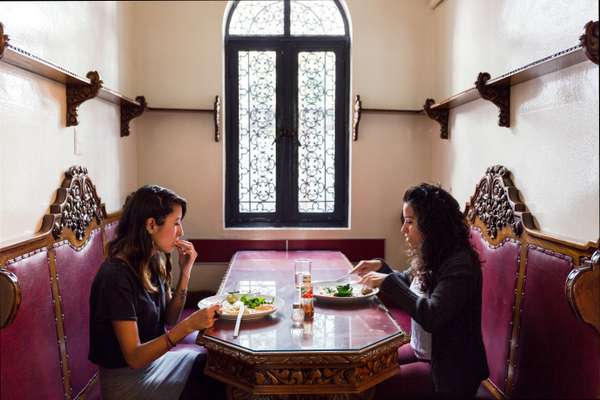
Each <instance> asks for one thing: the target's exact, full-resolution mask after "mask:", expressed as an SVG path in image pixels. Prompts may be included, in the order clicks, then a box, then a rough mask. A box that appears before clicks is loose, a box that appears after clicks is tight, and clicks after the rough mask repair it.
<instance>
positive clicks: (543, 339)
mask: <svg viewBox="0 0 600 400" xmlns="http://www.w3.org/2000/svg"><path fill="white" fill-rule="evenodd" d="M489 199H492V201H488V200H489ZM509 200H510V201H509ZM487 206H489V207H491V208H486V207H487ZM493 207H504V208H503V209H502V211H501V212H499V211H498V210H497V209H494V208H493ZM465 214H466V216H467V220H468V222H469V225H470V230H471V236H470V241H471V245H472V246H473V248H474V249H475V250H476V251H477V253H478V254H479V258H480V259H481V263H482V264H481V265H482V275H483V288H482V321H481V323H482V326H481V330H482V334H483V340H484V344H485V348H486V354H487V359H488V365H489V369H490V376H489V378H488V379H487V380H485V381H484V382H483V383H482V385H481V387H480V389H479V391H478V393H477V397H478V398H496V399H502V398H557V399H565V398H599V397H600V379H599V377H600V356H599V355H600V334H599V333H600V312H599V311H598V310H600V266H599V265H598V264H594V265H593V266H592V263H591V261H590V259H591V255H592V253H594V251H597V249H598V246H599V244H600V243H599V242H598V241H596V242H589V243H587V244H581V243H575V242H571V241H567V240H564V239H559V238H555V237H552V236H549V235H546V234H543V233H541V232H539V231H538V230H536V229H534V228H533V218H532V217H531V215H530V214H529V213H528V212H527V211H526V207H525V205H524V204H522V203H521V202H520V201H519V198H518V192H517V190H516V189H515V188H514V186H512V182H511V180H510V178H509V173H508V171H507V170H506V169H505V168H503V167H500V166H496V167H491V168H489V169H488V171H487V172H486V176H485V177H484V178H483V179H482V180H481V181H480V183H479V184H478V185H477V188H476V191H475V194H474V195H473V197H472V198H471V200H470V202H469V203H468V204H467V207H466V211H465ZM492 215H507V216H512V219H510V218H508V219H506V220H505V221H502V219H499V220H498V219H496V220H492V221H491V223H490V216H492ZM486 221H487V222H486ZM503 222H504V223H503ZM584 275H585V276H586V277H587V278H588V279H587V280H585V284H576V279H579V278H581V277H582V276H584ZM581 281H584V279H581ZM383 300H384V302H386V301H385V299H383ZM386 304H388V308H389V309H390V313H391V314H392V315H393V316H394V318H395V319H396V320H397V321H398V323H399V325H400V326H401V327H402V328H403V330H404V331H405V332H410V316H408V315H407V314H406V313H405V312H404V311H402V310H399V309H397V308H394V307H393V306H391V305H390V303H389V302H386ZM583 310H588V311H589V312H588V315H591V317H589V318H586V315H585V314H584V313H583ZM580 311H581V312H580ZM404 351H406V349H404V348H402V347H401V348H400V349H399V368H398V374H397V375H396V376H394V377H392V378H391V379H389V380H388V381H386V382H384V383H383V384H381V385H379V387H378V388H377V396H376V398H377V399H388V398H389V399H392V398H396V399H397V398H417V397H421V398H427V397H429V396H430V393H428V392H427V391H424V390H422V388H423V387H426V386H427V385H428V384H429V383H428V381H426V380H425V377H426V376H427V375H428V374H429V369H428V368H427V367H428V364H426V363H417V364H416V365H414V366H412V364H411V368H410V369H409V368H407V367H406V366H405V365H403V361H402V359H403V352H404ZM421 364H423V365H421ZM419 388H421V389H419Z"/></svg>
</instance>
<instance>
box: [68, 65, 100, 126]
mask: <svg viewBox="0 0 600 400" xmlns="http://www.w3.org/2000/svg"><path fill="white" fill-rule="evenodd" d="M86 76H87V78H88V79H89V80H90V81H91V83H88V84H80V83H69V84H67V126H75V125H79V121H78V120H77V108H78V107H79V105H80V104H81V103H83V102H84V101H86V100H89V99H93V98H94V97H96V96H97V95H98V91H99V90H100V88H101V87H102V84H103V83H104V82H102V80H100V75H99V74H98V71H90V72H88V73H87V75H86Z"/></svg>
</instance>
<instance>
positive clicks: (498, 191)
mask: <svg viewBox="0 0 600 400" xmlns="http://www.w3.org/2000/svg"><path fill="white" fill-rule="evenodd" d="M508 173H509V172H508V170H507V169H506V168H505V167H503V166H501V165H495V166H493V167H489V168H488V169H487V171H486V172H485V176H484V177H483V178H482V179H481V181H479V184H478V185H477V188H476V191H475V195H474V198H471V207H470V208H469V213H468V215H467V217H468V218H469V219H470V220H471V221H473V220H474V219H475V217H477V216H478V217H479V219H481V221H482V222H483V223H484V224H485V226H486V228H487V233H488V235H489V236H490V237H491V238H496V236H497V235H498V232H500V230H502V228H503V227H504V226H509V227H510V228H511V229H512V230H513V232H514V233H515V235H517V236H520V235H521V233H522V232H523V221H522V219H521V217H520V215H517V214H516V213H515V210H514V208H513V205H512V203H511V201H510V200H509V196H508V190H507V188H506V185H505V184H504V179H505V177H506V178H508Z"/></svg>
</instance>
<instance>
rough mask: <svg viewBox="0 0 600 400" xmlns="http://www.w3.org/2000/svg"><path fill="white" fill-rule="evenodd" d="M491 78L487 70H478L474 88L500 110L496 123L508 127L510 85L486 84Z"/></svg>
mask: <svg viewBox="0 0 600 400" xmlns="http://www.w3.org/2000/svg"><path fill="white" fill-rule="evenodd" d="M490 78H491V76H490V74H488V73H487V72H480V73H479V75H478V76H477V81H475V88H477V91H478V92H479V95H480V96H481V97H482V98H483V99H485V100H489V101H491V102H492V103H494V104H495V105H496V107H498V109H499V110H500V112H499V114H498V125H499V126H504V127H507V128H508V127H510V85H486V82H487V81H489V80H490Z"/></svg>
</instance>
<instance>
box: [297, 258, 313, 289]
mask: <svg viewBox="0 0 600 400" xmlns="http://www.w3.org/2000/svg"><path fill="white" fill-rule="evenodd" d="M310 265H311V262H310V260H295V261H294V283H295V284H296V289H300V287H301V286H302V281H303V280H304V275H310Z"/></svg>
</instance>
